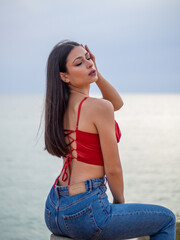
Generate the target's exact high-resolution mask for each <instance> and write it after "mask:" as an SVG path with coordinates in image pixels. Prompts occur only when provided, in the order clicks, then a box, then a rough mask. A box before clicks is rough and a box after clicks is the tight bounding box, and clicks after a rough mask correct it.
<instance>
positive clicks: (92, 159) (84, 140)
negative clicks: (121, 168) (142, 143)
mask: <svg viewBox="0 0 180 240" xmlns="http://www.w3.org/2000/svg"><path fill="white" fill-rule="evenodd" d="M86 99H87V97H85V98H84V99H83V100H82V101H81V102H80V104H79V108H78V116H77V122H76V129H75V130H68V129H65V130H64V131H65V137H66V138H68V140H69V143H68V147H69V152H68V153H67V155H66V157H65V162H64V166H63V168H62V171H61V173H60V175H59V176H58V178H57V181H58V179H59V177H60V176H61V175H62V181H64V182H65V181H67V179H68V185H69V184H70V175H71V169H70V164H71V162H72V160H73V159H76V160H77V161H80V162H84V163H87V164H93V165H98V166H103V165H104V162H103V156H102V151H101V146H100V139H99V134H96V133H88V132H84V131H80V130H79V129H78V124H79V117H80V111H81V106H82V103H83V102H84V101H85V100H86ZM115 132H116V138H117V142H119V140H120V137H121V132H120V129H119V126H118V124H117V122H115ZM74 142H76V149H75V148H73V147H72V145H73V143H74ZM67 171H68V172H69V178H68V174H67ZM57 181H56V182H57Z"/></svg>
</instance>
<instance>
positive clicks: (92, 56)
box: [85, 45, 95, 59]
mask: <svg viewBox="0 0 180 240" xmlns="http://www.w3.org/2000/svg"><path fill="white" fill-rule="evenodd" d="M85 49H86V51H87V52H89V54H90V56H91V58H93V59H95V56H94V55H93V54H92V52H91V51H90V50H89V48H88V46H87V45H85Z"/></svg>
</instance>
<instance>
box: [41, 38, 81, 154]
mask: <svg viewBox="0 0 180 240" xmlns="http://www.w3.org/2000/svg"><path fill="white" fill-rule="evenodd" d="M75 46H80V44H79V43H77V42H72V41H67V40H65V41H61V42H59V43H58V44H57V45H56V46H55V47H54V48H53V50H52V51H51V53H50V55H49V57H48V61H47V78H46V80H47V82H46V97H45V134H44V138H45V150H47V151H48V152H49V153H50V154H52V155H55V156H57V157H61V156H65V155H66V154H67V152H68V149H67V144H66V142H65V135H64V124H63V119H64V113H65V110H66V108H67V105H68V100H69V86H68V84H67V83H65V82H63V81H62V80H61V78H60V74H59V73H60V72H67V68H66V62H67V57H68V55H69V53H70V51H71V50H72V49H73V48H74V47H75Z"/></svg>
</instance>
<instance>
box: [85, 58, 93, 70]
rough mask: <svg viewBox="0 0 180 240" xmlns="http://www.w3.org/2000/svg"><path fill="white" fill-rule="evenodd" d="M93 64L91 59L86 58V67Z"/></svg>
mask: <svg viewBox="0 0 180 240" xmlns="http://www.w3.org/2000/svg"><path fill="white" fill-rule="evenodd" d="M92 66H93V61H92V60H86V67H87V68H91V67H92Z"/></svg>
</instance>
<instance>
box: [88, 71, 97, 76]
mask: <svg viewBox="0 0 180 240" xmlns="http://www.w3.org/2000/svg"><path fill="white" fill-rule="evenodd" d="M95 74H96V70H94V69H93V70H92V71H91V72H90V73H89V74H88V75H89V76H94V75H95Z"/></svg>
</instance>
